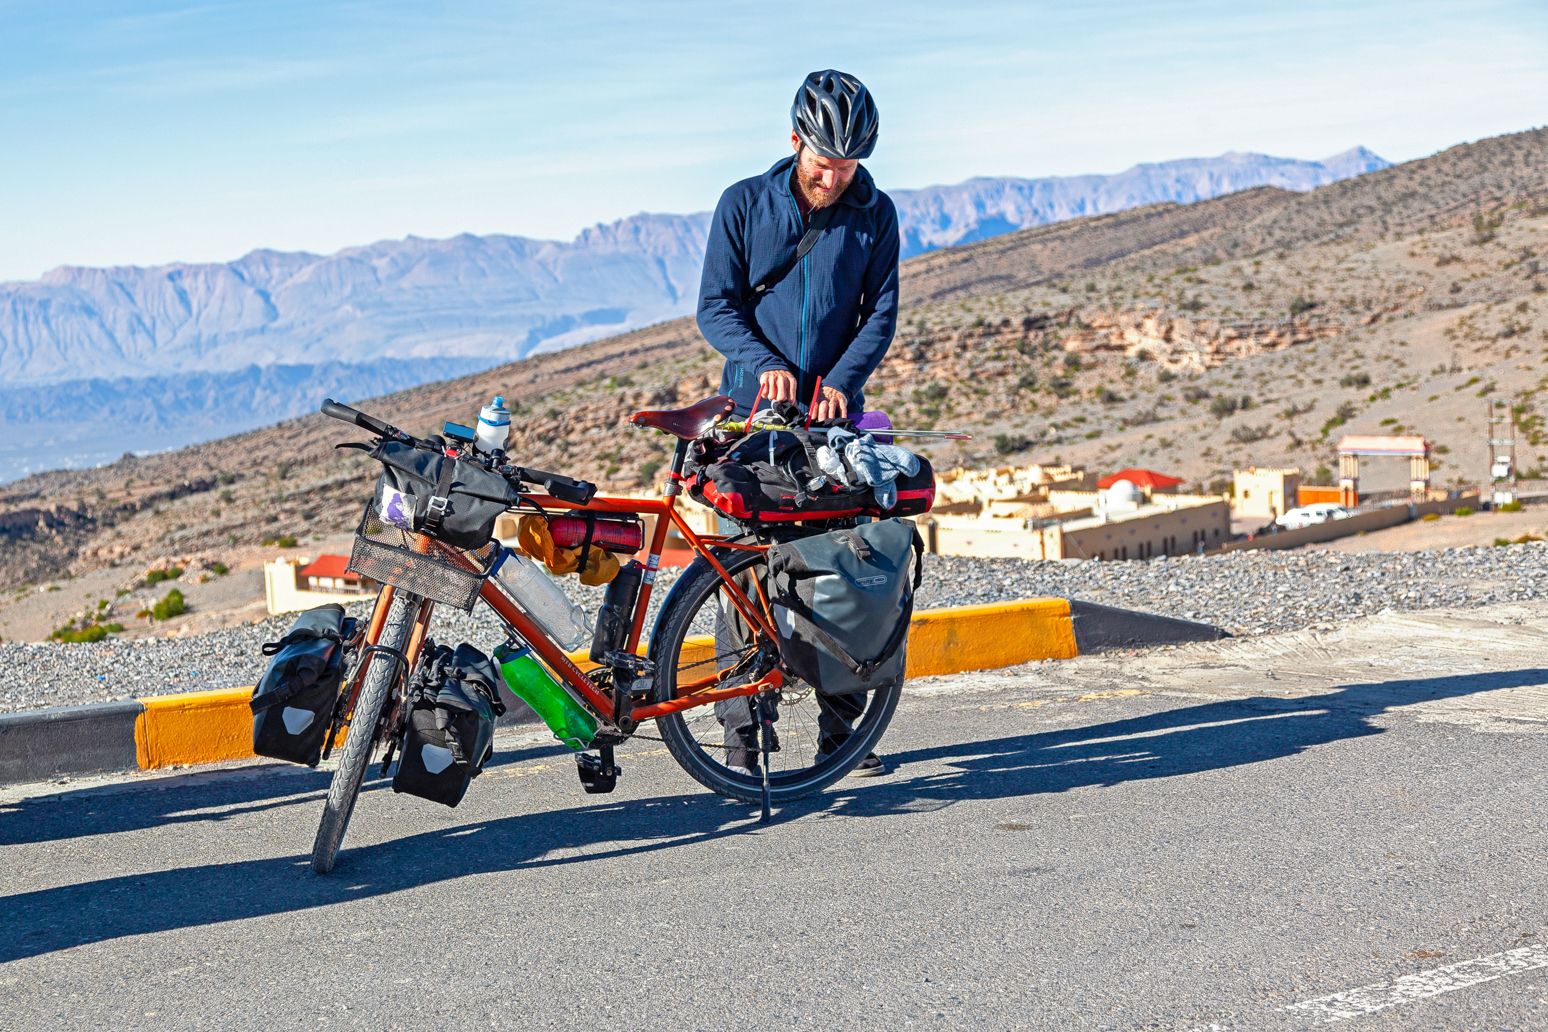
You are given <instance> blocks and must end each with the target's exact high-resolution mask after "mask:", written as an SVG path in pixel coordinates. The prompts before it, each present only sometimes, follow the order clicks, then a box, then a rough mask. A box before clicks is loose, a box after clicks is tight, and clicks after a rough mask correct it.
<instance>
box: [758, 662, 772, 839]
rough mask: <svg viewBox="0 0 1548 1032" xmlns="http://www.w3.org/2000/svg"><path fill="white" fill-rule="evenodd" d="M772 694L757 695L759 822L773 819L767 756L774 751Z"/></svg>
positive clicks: (765, 822) (766, 822)
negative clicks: (760, 779)
mask: <svg viewBox="0 0 1548 1032" xmlns="http://www.w3.org/2000/svg"><path fill="white" fill-rule="evenodd" d="M774 716H775V710H774V696H773V693H771V692H763V693H762V694H760V695H759V696H758V732H759V733H758V745H759V750H760V751H761V752H762V754H763V756H762V759H763V762H762V764H761V765H760V766H761V767H762V768H763V816H761V817H760V818H759V819H758V820H759V823H762V824H768V823H769V822H770V821H772V820H773V819H774V809H773V807H772V806H771V805H770V804H769V756H770V755H771V754H772V753H773V752H774Z"/></svg>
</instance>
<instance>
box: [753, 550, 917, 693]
mask: <svg viewBox="0 0 1548 1032" xmlns="http://www.w3.org/2000/svg"><path fill="white" fill-rule="evenodd" d="M923 556H924V544H923V542H922V541H920V539H919V532H918V531H916V530H915V529H914V526H913V524H911V523H909V522H907V521H906V520H897V519H890V520H877V521H876V522H874V523H862V524H860V525H859V526H857V527H854V528H850V529H844V530H835V531H832V532H830V533H827V534H815V535H812V536H811V537H803V538H799V539H797V540H794V541H786V542H782V543H780V544H777V545H775V546H774V547H772V548H770V549H769V553H768V562H769V587H770V593H771V596H772V597H771V602H772V608H773V615H774V622H775V624H776V625H777V627H778V629H779V634H780V655H781V656H782V657H783V659H784V661H785V665H786V666H787V667H789V669H790V672H791V673H793V674H794V675H795V676H797V677H799V678H800V679H801V680H803V681H807V682H809V683H811V684H813V685H816V686H817V690H818V691H819V692H821V693H822V694H824V695H846V694H849V693H852V692H866V691H872V690H874V689H877V688H882V687H886V686H889V685H892V684H895V683H897V682H899V681H901V680H902V678H903V668H904V663H905V658H906V654H907V651H908V650H907V642H908V625H909V619H910V618H911V617H912V616H913V614H914V590H915V589H916V588H917V587H918V586H919V580H920V577H921V576H922V574H923V566H922V564H923Z"/></svg>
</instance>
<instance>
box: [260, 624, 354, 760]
mask: <svg viewBox="0 0 1548 1032" xmlns="http://www.w3.org/2000/svg"><path fill="white" fill-rule="evenodd" d="M354 632H355V621H354V620H353V619H348V618H346V617H345V616H344V607H343V606H341V605H337V604H329V605H325V606H319V607H318V608H316V609H312V610H308V611H307V612H305V613H302V614H301V615H300V616H299V617H297V618H296V622H295V623H293V624H291V626H290V630H289V631H287V632H286V633H285V636H284V637H283V638H281V639H279V640H278V641H271V642H267V643H265V644H264V646H263V654H264V655H265V656H269V657H271V658H270V660H269V666H268V669H266V670H265V671H264V672H263V679H262V680H261V681H259V682H258V687H257V688H256V689H255V690H254V691H253V697H252V700H251V701H250V702H249V703H248V705H249V707H250V708H251V709H252V711H253V752H255V753H257V754H258V755H259V756H269V757H272V758H273V759H276V760H288V761H290V762H291V763H304V764H306V765H307V766H308V767H315V766H317V763H318V761H319V760H320V759H321V758H322V748H323V739H325V738H326V737H327V735H328V727H329V725H330V724H331V723H332V720H333V709H334V706H335V705H336V704H337V703H338V698H339V685H340V682H341V681H342V680H343V678H344V668H345V666H346V662H345V660H346V656H345V651H346V649H345V643H346V642H348V641H349V640H350V639H351V638H353V637H354Z"/></svg>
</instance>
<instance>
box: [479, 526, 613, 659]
mask: <svg viewBox="0 0 1548 1032" xmlns="http://www.w3.org/2000/svg"><path fill="white" fill-rule="evenodd" d="M495 579H496V580H497V581H499V583H500V587H502V588H504V589H505V593H506V594H507V595H509V596H510V597H511V601H513V602H515V603H516V604H517V605H518V606H520V607H521V611H522V612H524V613H526V614H527V615H528V616H530V617H532V619H533V621H534V622H535V623H536V624H537V625H538V626H539V627H541V628H543V630H544V631H545V632H546V633H547V634H548V636H549V637H550V638H552V639H553V640H554V641H555V642H557V643H558V644H559V645H562V646H563V647H564V648H565V649H566V650H567V651H570V652H574V651H575V650H576V649H578V648H580V647H581V645H583V644H585V643H586V642H587V641H589V640H590V638H591V621H590V620H588V619H586V611H585V610H584V609H582V608H581V607H580V606H578V605H576V604H575V603H574V602H571V601H570V596H569V595H566V594H565V593H564V589H563V588H561V587H560V586H559V584H558V582H556V581H555V580H554V579H553V577H551V576H549V574H548V570H547V569H546V568H545V567H544V566H543V564H542V563H540V562H537V561H536V560H534V559H529V558H527V557H526V556H524V555H522V554H521V553H520V552H512V551H511V550H510V549H506V552H505V556H504V558H503V559H502V560H501V562H500V565H499V567H498V568H497V569H496V570H495Z"/></svg>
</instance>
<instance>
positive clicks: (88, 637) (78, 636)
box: [49, 624, 108, 644]
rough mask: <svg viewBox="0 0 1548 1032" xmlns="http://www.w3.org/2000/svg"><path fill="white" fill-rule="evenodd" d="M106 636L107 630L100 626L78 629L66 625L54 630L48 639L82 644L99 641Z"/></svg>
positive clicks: (93, 625) (92, 625) (89, 625)
mask: <svg viewBox="0 0 1548 1032" xmlns="http://www.w3.org/2000/svg"><path fill="white" fill-rule="evenodd" d="M107 636H108V632H107V628H106V627H103V626H102V625H101V624H87V625H86V626H85V627H80V628H76V627H71V626H69V625H68V624H66V625H65V626H64V627H57V628H55V629H54V630H53V631H52V632H51V633H50V634H49V639H50V640H52V641H62V642H68V643H70V644H80V643H82V642H93V641H101V640H102V639H104V638H106V637H107Z"/></svg>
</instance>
